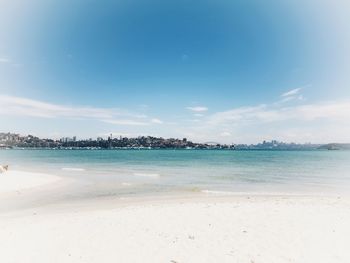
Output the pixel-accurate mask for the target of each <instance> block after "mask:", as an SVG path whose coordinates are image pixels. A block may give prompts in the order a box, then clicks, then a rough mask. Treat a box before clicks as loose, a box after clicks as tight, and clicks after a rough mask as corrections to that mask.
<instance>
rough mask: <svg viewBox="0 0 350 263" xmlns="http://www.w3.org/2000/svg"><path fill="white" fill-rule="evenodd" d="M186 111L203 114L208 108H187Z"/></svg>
mask: <svg viewBox="0 0 350 263" xmlns="http://www.w3.org/2000/svg"><path fill="white" fill-rule="evenodd" d="M186 109H188V110H190V111H194V112H205V111H207V110H208V108H207V107H204V106H196V107H187V108H186Z"/></svg>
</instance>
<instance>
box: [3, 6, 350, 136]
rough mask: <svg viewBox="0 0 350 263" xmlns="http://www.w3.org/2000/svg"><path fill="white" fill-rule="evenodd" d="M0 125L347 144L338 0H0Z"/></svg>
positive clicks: (349, 95) (344, 22)
mask: <svg viewBox="0 0 350 263" xmlns="http://www.w3.org/2000/svg"><path fill="white" fill-rule="evenodd" d="M0 132H16V133H20V134H23V135H25V134H34V135H37V136H39V137H50V138H61V137H66V136H77V137H78V138H81V139H83V138H90V137H92V138H96V137H98V136H102V137H106V136H108V135H109V134H111V133H112V134H113V135H114V136H128V137H137V136H140V135H145V136H147V135H152V136H161V137H165V138H169V137H175V138H183V137H186V138H188V139H190V140H193V141H196V142H208V141H210V142H221V143H257V142H260V141H262V140H272V139H276V140H280V141H286V142H299V143H304V142H312V143H327V142H350V3H349V2H348V1H345V0H344V1H343V0H333V1H331V0H329V1H325V0H324V1H322V0H321V1H315V0H303V1H301V0H293V1H291V0H290V1H288V0H286V1H277V0H265V1H259V0H245V1H243V0H235V1H232V0H218V1H204V0H192V1H189V0H188V1H185V0H177V1H165V0H159V1H156V0H148V1H146V0H138V1H136V0H127V1H126V0H115V1H109V0H99V1H97V0H96V1H93V0H75V1H71V0H70V1H68V0H32V1H20V0H11V1H9V0H1V1H0Z"/></svg>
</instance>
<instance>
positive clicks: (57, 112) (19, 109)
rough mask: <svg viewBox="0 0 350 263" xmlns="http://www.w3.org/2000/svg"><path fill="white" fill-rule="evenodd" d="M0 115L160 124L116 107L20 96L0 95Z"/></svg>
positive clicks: (128, 123)
mask: <svg viewBox="0 0 350 263" xmlns="http://www.w3.org/2000/svg"><path fill="white" fill-rule="evenodd" d="M0 105H1V111H0V115H9V116H27V117H37V118H67V119H94V120H98V121H102V122H106V123H110V124H115V125H150V124H160V123H161V121H160V120H159V119H156V118H148V117H147V116H146V115H144V114H135V113H130V112H129V111H126V110H122V109H117V108H97V107H90V106H81V107H78V106H66V105H59V104H52V103H48V102H43V101H38V100H32V99H27V98H21V97H14V96H7V95H0Z"/></svg>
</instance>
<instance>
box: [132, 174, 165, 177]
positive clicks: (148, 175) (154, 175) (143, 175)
mask: <svg viewBox="0 0 350 263" xmlns="http://www.w3.org/2000/svg"><path fill="white" fill-rule="evenodd" d="M134 175H135V176H142V177H153V178H156V177H159V176H160V175H159V174H156V173H134Z"/></svg>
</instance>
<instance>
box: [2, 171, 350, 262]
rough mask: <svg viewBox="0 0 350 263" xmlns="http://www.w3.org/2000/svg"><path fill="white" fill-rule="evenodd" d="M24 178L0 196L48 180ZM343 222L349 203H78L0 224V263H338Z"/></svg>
mask: <svg viewBox="0 0 350 263" xmlns="http://www.w3.org/2000/svg"><path fill="white" fill-rule="evenodd" d="M10 175H13V176H14V177H15V176H16V177H17V176H18V177H17V178H21V179H22V178H27V177H26V176H27V175H29V174H26V175H25V173H23V174H21V173H18V174H14V173H13V174H11V173H9V174H6V176H8V177H9V176H10ZM30 175H31V176H30V177H32V179H31V180H29V179H28V180H27V181H25V180H23V181H21V184H19V182H18V184H15V183H12V184H10V181H9V180H10V179H6V180H8V181H6V180H3V178H2V182H7V186H6V187H4V186H3V187H2V188H1V189H2V190H1V191H4V189H5V190H6V191H8V190H14V189H18V188H21V189H23V188H27V187H33V186H36V187H37V188H36V189H38V188H39V186H38V185H39V183H40V184H43V183H44V185H42V187H45V186H46V185H47V183H48V182H54V179H53V178H55V177H53V178H51V179H49V178H48V177H49V176H48V175H47V176H48V177H43V175H40V174H30ZM25 184H27V185H25ZM52 184H54V183H52ZM16 187H17V188H16ZM349 222H350V200H349V199H348V198H347V197H337V196H328V197H327V196H323V197H320V196H301V195H299V196H293V195H286V196H283V195H282V196H281V195H270V196H267V195H259V196H258V195H255V196H254V195H248V194H246V195H237V196H227V195H215V194H203V193H198V194H197V195H194V196H187V197H186V196H183V197H171V198H169V197H168V198H159V197H158V198H154V199H152V198H146V199H144V200H141V199H123V200H120V199H118V200H117V199H114V200H112V199H101V200H97V199H96V200H84V201H81V202H76V203H74V205H72V204H60V205H54V204H52V205H50V206H48V207H46V208H45V207H35V208H29V209H24V210H18V211H11V212H5V213H2V214H0V248H1V253H0V262H6V263H7V262H13V263H17V262H18V263H23V262H36V263H47V262H60V263H62V262H86V263H87V262H99V263H101V262H152V263H155V262H159V263H160V262H169V263H175V262H176V263H182V262H191V263H192V262H198V263H199V262H200V263H203V262H208V263H209V262H221V263H223V262H230V263H232V262H248V263H253V262H254V263H259V262H268V263H273V262H298V263H299V262H305V263H306V262H317V263H321V262H344V263H345V262H350V251H349V249H348V248H349V244H350V223H349Z"/></svg>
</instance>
